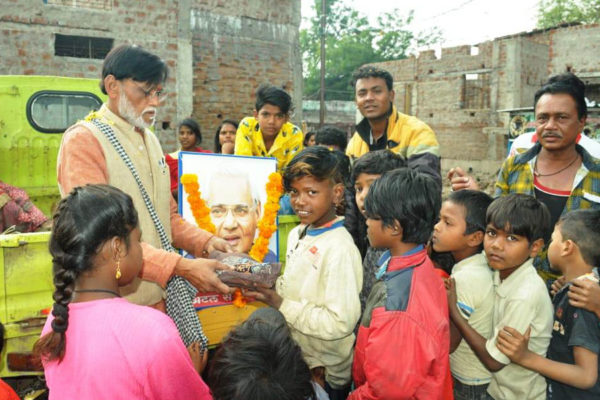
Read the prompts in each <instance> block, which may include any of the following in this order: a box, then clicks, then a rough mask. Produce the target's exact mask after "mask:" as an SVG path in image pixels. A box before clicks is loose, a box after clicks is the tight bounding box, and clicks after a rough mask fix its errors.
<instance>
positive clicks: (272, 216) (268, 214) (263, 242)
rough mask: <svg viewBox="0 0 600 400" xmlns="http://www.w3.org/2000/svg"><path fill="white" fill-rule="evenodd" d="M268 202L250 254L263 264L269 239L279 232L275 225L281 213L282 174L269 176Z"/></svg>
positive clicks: (274, 173) (259, 222)
mask: <svg viewBox="0 0 600 400" xmlns="http://www.w3.org/2000/svg"><path fill="white" fill-rule="evenodd" d="M266 189H267V201H266V203H265V207H264V213H263V216H262V218H261V219H260V221H258V237H257V238H256V240H255V241H254V244H253V245H252V248H251V249H250V252H249V253H248V254H249V255H250V257H252V258H254V259H255V260H257V261H260V262H262V260H264V259H265V256H266V255H267V253H268V252H269V239H271V236H273V233H275V231H276V230H277V225H276V223H275V221H276V219H277V211H279V198H280V197H281V195H282V193H283V182H282V178H281V174H279V173H278V172H273V173H271V174H270V175H269V180H268V181H267V185H266Z"/></svg>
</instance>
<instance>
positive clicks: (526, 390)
mask: <svg viewBox="0 0 600 400" xmlns="http://www.w3.org/2000/svg"><path fill="white" fill-rule="evenodd" d="M486 222H487V227H486V232H485V237H484V240H483V246H484V249H485V253H486V257H487V260H488V264H489V265H490V267H492V269H494V270H495V272H494V288H495V299H494V316H493V325H494V329H493V332H492V335H491V336H490V338H487V339H486V338H485V337H483V336H481V335H480V334H479V333H477V331H476V330H475V329H473V328H472V327H471V326H470V325H469V323H468V322H467V320H465V319H464V318H463V316H462V315H461V314H460V311H459V310H458V307H457V306H456V303H457V298H456V287H455V283H454V280H453V279H450V280H449V281H448V286H447V287H448V304H449V308H450V318H451V319H452V321H453V322H454V324H455V325H456V327H457V329H458V330H459V331H460V333H461V335H462V337H463V339H465V340H466V342H467V343H468V344H469V346H470V347H471V349H472V350H473V351H474V352H475V354H476V355H477V357H478V358H479V360H480V361H481V362H482V364H483V365H484V366H485V367H486V368H487V369H488V370H490V371H492V372H493V374H492V380H491V382H490V385H489V387H488V390H487V391H488V393H489V395H490V396H491V397H492V398H493V399H496V400H500V399H507V400H512V399H519V400H521V399H522V400H527V399H536V400H542V399H546V381H545V379H544V377H543V376H541V375H540V374H538V373H536V372H533V371H530V370H528V369H525V368H523V367H521V366H519V365H517V364H514V363H511V361H510V359H509V358H508V357H507V356H506V355H504V354H503V353H502V352H500V350H499V349H498V348H497V347H496V341H497V337H498V334H499V332H500V331H501V330H502V329H503V328H504V327H505V326H510V327H513V328H514V329H516V330H517V331H519V332H521V333H524V332H525V331H526V330H527V329H528V328H529V327H531V337H530V341H529V349H530V350H531V351H533V352H535V353H537V354H539V355H541V356H545V355H546V350H547V348H548V344H549V343H550V337H551V333H552V323H553V316H552V315H553V312H552V303H551V301H550V297H549V295H548V291H547V289H546V286H545V284H544V282H543V281H542V279H541V278H540V277H539V276H538V275H537V273H536V271H535V268H534V267H533V257H535V256H536V255H537V253H538V252H539V251H540V250H541V249H542V248H543V246H544V240H546V239H547V238H548V237H549V236H550V235H549V234H550V213H549V211H548V209H547V208H546V206H545V205H543V204H542V203H540V202H539V201H538V200H536V199H535V198H534V197H532V196H528V195H524V194H517V193H512V194H509V195H507V196H503V197H500V198H497V199H496V200H494V202H493V203H492V204H491V205H490V206H489V208H488V210H487V214H486Z"/></svg>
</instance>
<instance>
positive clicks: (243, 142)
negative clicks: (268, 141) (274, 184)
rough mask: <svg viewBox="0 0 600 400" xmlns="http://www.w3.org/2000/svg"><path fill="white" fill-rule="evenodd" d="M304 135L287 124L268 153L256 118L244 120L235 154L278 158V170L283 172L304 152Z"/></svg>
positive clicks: (236, 143)
mask: <svg viewBox="0 0 600 400" xmlns="http://www.w3.org/2000/svg"><path fill="white" fill-rule="evenodd" d="M303 139H304V135H303V134H302V131H301V130H300V128H298V127H297V126H296V125H294V124H292V123H291V122H286V123H285V124H283V126H282V127H281V130H280V131H279V133H278V134H277V136H276V137H275V141H274V142H273V145H272V146H271V148H270V149H269V151H267V148H266V146H265V141H264V140H263V135H262V131H261V130H260V127H259V126H258V121H257V120H256V118H254V117H246V118H244V119H243V120H242V121H241V122H240V125H239V128H238V130H237V133H236V135H235V154H236V155H240V156H259V157H275V158H277V170H278V171H281V170H282V169H283V168H285V166H286V165H288V163H289V162H290V161H291V160H292V158H294V156H295V155H296V153H298V152H299V151H300V150H302V140H303Z"/></svg>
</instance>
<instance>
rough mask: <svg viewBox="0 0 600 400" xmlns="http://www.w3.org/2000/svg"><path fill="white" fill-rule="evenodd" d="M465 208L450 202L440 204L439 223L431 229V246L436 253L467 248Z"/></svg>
mask: <svg viewBox="0 0 600 400" xmlns="http://www.w3.org/2000/svg"><path fill="white" fill-rule="evenodd" d="M465 218H466V211H465V207H464V206H462V205H459V204H455V203H453V202H451V201H445V202H443V203H442V209H441V210H440V221H439V222H438V223H437V224H435V226H434V227H433V237H432V238H431V244H432V245H433V249H434V250H435V251H437V252H440V253H442V252H445V251H457V250H462V249H465V248H467V247H468V243H467V235H465V230H466V229H467V222H466V221H465Z"/></svg>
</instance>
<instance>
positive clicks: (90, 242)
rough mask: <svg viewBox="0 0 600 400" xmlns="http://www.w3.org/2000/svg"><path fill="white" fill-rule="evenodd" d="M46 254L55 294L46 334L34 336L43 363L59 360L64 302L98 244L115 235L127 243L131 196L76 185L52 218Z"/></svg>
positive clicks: (132, 219) (133, 222)
mask: <svg viewBox="0 0 600 400" xmlns="http://www.w3.org/2000/svg"><path fill="white" fill-rule="evenodd" d="M53 219H54V224H53V226H52V236H51V237H50V244H49V250H50V254H52V265H53V273H54V286H55V291H54V294H53V295H52V298H53V299H54V306H53V307H52V315H53V317H54V319H53V320H52V323H51V326H52V331H51V332H48V333H47V334H46V335H44V336H43V337H41V338H40V340H38V342H37V343H36V344H35V346H34V353H35V354H36V355H38V356H40V357H42V358H44V359H45V360H48V361H50V360H53V359H59V360H62V358H63V357H64V353H65V347H66V331H67V328H68V326H69V308H68V306H69V303H70V302H71V299H72V297H73V291H74V289H75V281H76V280H77V279H78V278H79V276H80V275H81V274H82V273H83V272H84V271H87V270H89V269H91V268H93V264H94V262H93V261H94V257H95V256H96V254H97V250H98V248H99V246H100V245H102V243H104V242H105V241H106V240H109V239H110V238H111V237H119V238H122V239H123V240H125V242H126V243H128V236H129V233H130V232H131V231H132V230H133V229H134V228H135V227H136V226H137V224H138V217H137V213H136V211H135V208H134V207H133V202H132V200H131V197H129V196H128V195H126V194H125V193H123V192H122V191H120V190H118V189H116V188H114V187H111V186H108V185H87V186H84V187H76V188H74V189H73V190H72V191H71V193H70V194H69V195H68V196H67V197H65V198H64V199H63V200H62V201H61V202H60V204H59V206H58V208H57V211H56V213H55V214H54V218H53Z"/></svg>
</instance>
